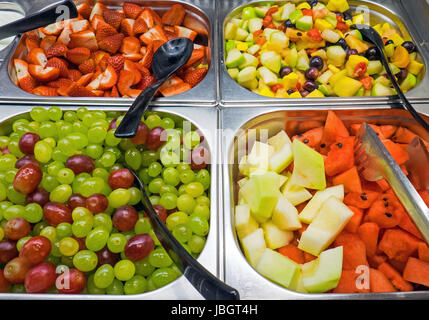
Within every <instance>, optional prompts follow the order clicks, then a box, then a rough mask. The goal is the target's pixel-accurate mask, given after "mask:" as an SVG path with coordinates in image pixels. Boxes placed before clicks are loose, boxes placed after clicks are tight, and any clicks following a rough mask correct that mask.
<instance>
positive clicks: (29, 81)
mask: <svg viewBox="0 0 429 320" xmlns="http://www.w3.org/2000/svg"><path fill="white" fill-rule="evenodd" d="M18 84H19V87H20V88H21V89H22V90H24V91H27V92H30V93H32V92H33V90H34V88H35V87H36V85H37V81H36V79H34V78H33V77H32V76H31V75H30V74H28V75H27V76H25V77H24V78H22V79H21V80H18Z"/></svg>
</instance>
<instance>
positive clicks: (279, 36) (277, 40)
mask: <svg viewBox="0 0 429 320" xmlns="http://www.w3.org/2000/svg"><path fill="white" fill-rule="evenodd" d="M270 41H271V43H273V44H276V45H278V46H279V47H280V48H281V49H283V48H287V47H288V46H289V39H288V37H286V34H285V33H284V32H281V31H279V32H273V33H271V37H270Z"/></svg>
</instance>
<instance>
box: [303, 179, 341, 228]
mask: <svg viewBox="0 0 429 320" xmlns="http://www.w3.org/2000/svg"><path fill="white" fill-rule="evenodd" d="M329 197H335V198H337V199H338V200H341V201H343V199H344V186H343V185H342V184H341V185H338V186H333V187H329V188H326V189H325V190H323V191H317V192H316V193H315V194H314V196H313V197H312V198H311V200H310V201H309V202H308V203H307V205H306V206H305V207H304V209H302V211H301V213H300V214H299V220H301V221H302V222H304V223H311V222H312V221H313V219H314V218H315V217H316V216H317V214H318V213H319V210H320V208H321V207H322V205H323V203H324V202H325V201H326V200H327V199H328V198H329Z"/></svg>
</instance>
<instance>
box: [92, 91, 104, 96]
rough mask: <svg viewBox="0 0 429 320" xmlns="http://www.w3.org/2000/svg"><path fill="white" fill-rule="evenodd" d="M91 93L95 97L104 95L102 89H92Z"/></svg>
mask: <svg viewBox="0 0 429 320" xmlns="http://www.w3.org/2000/svg"><path fill="white" fill-rule="evenodd" d="M92 93H93V94H95V96H96V97H102V96H104V91H103V90H92Z"/></svg>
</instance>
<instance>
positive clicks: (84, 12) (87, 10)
mask: <svg viewBox="0 0 429 320" xmlns="http://www.w3.org/2000/svg"><path fill="white" fill-rule="evenodd" d="M91 11H92V8H91V6H90V5H89V4H88V3H86V2H84V3H82V4H80V5H78V6H77V12H78V13H79V14H80V15H81V16H82V17H83V18H84V19H89V16H90V15H91Z"/></svg>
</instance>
